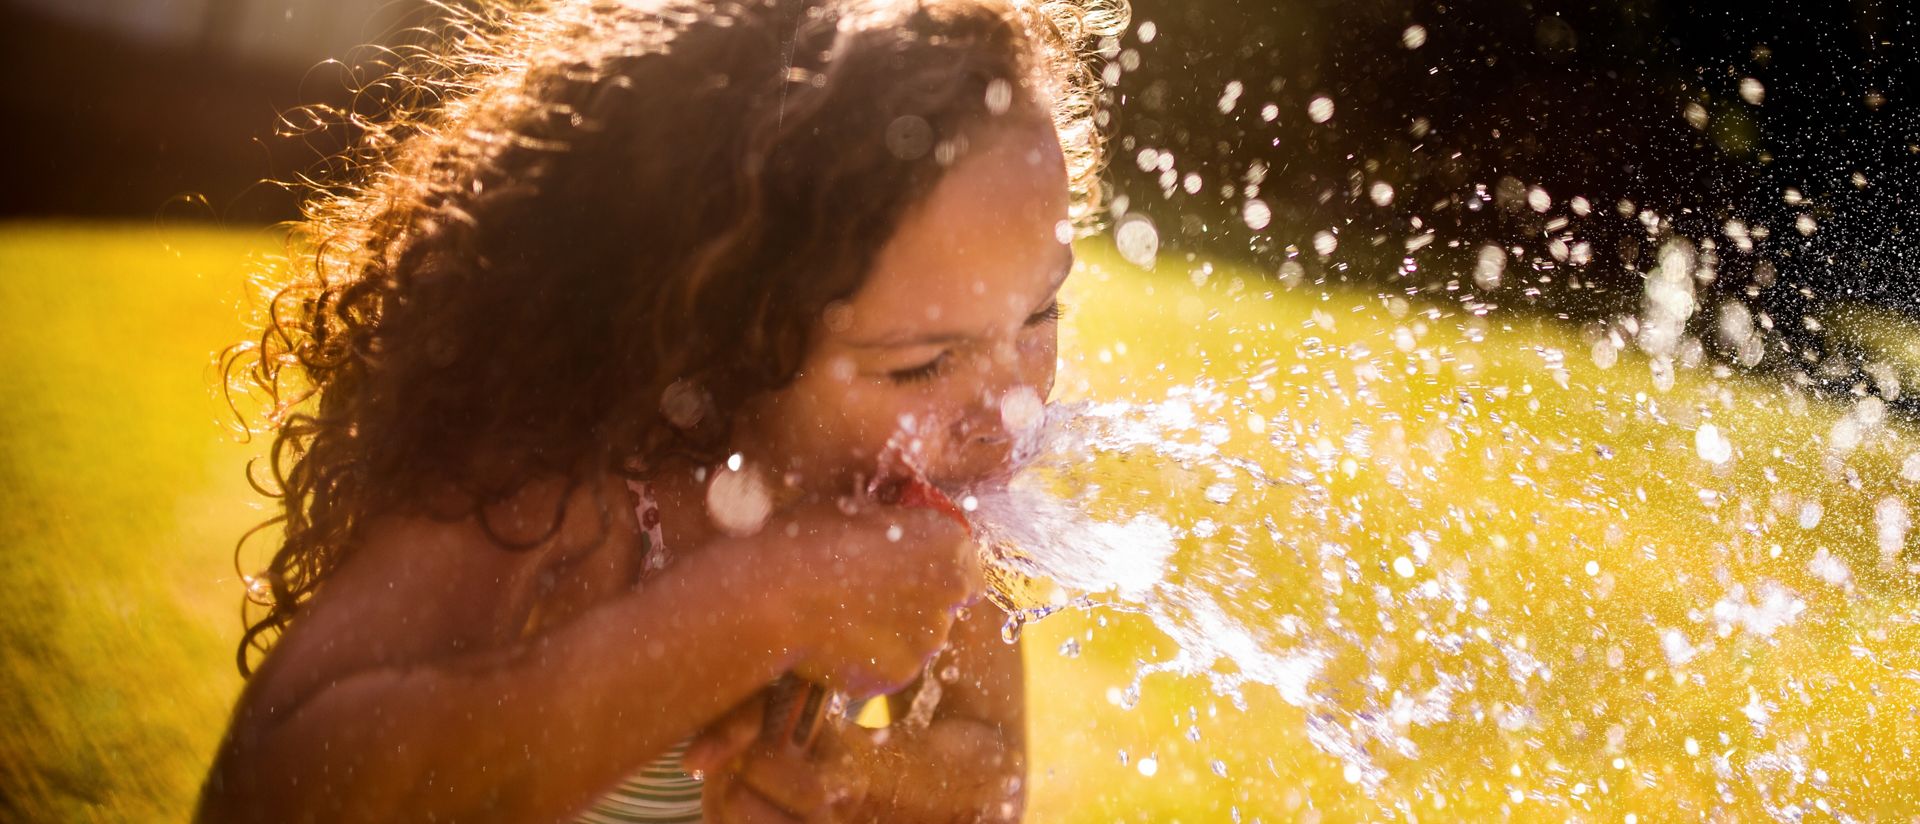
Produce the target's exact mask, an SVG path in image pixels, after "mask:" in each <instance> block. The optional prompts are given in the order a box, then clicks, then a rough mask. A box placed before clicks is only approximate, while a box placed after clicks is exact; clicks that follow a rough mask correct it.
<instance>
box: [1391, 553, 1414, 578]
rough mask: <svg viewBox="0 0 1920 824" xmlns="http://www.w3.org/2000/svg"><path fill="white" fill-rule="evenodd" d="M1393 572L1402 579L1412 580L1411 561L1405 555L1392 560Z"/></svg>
mask: <svg viewBox="0 0 1920 824" xmlns="http://www.w3.org/2000/svg"><path fill="white" fill-rule="evenodd" d="M1393 571H1394V573H1396V574H1398V575H1399V576H1400V577H1402V578H1412V577H1413V573H1414V569H1413V559H1412V558H1408V557H1407V556H1405V555H1402V556H1400V557H1398V558H1395V559H1393Z"/></svg>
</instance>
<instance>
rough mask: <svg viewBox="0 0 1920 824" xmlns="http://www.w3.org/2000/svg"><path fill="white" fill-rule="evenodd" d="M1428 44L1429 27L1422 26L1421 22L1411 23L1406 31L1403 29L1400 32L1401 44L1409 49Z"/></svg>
mask: <svg viewBox="0 0 1920 824" xmlns="http://www.w3.org/2000/svg"><path fill="white" fill-rule="evenodd" d="M1426 44H1427V27H1426V26H1422V25H1419V24H1415V25H1411V26H1408V27H1407V30H1406V31H1403V32H1401V33H1400V45H1402V46H1406V47H1407V48H1409V49H1417V48H1420V47H1421V46H1424V45H1426Z"/></svg>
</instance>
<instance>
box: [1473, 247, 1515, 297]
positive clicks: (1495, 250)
mask: <svg viewBox="0 0 1920 824" xmlns="http://www.w3.org/2000/svg"><path fill="white" fill-rule="evenodd" d="M1506 271H1507V250H1505V249H1502V248H1500V247H1498V246H1495V245H1493V244H1487V245H1485V246H1482V247H1480V254H1479V256H1478V257H1477V258H1475V260H1474V264H1473V285H1475V286H1478V287H1480V288H1481V289H1484V290H1487V291H1492V290H1494V289H1498V288H1500V278H1501V274H1502V273H1504V272H1506Z"/></svg>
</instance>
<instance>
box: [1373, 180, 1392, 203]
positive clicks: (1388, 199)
mask: <svg viewBox="0 0 1920 824" xmlns="http://www.w3.org/2000/svg"><path fill="white" fill-rule="evenodd" d="M1367 198H1368V199H1370V200H1372V201H1373V205H1375V206H1386V205H1389V204H1391V203H1393V185H1392V184H1390V183H1387V182H1386V181H1384V180H1377V181H1374V184H1373V186H1372V187H1371V188H1369V189H1368V190H1367Z"/></svg>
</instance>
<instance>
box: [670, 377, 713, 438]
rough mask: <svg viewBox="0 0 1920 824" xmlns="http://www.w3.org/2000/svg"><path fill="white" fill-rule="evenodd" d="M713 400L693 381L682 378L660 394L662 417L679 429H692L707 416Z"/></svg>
mask: <svg viewBox="0 0 1920 824" xmlns="http://www.w3.org/2000/svg"><path fill="white" fill-rule="evenodd" d="M712 403H713V401H712V399H711V398H709V397H708V396H707V392H706V390H704V389H702V388H700V385H699V384H697V383H694V382H693V381H690V380H687V379H685V378H681V379H680V380H677V381H674V382H673V383H671V384H668V385H667V389H666V391H665V392H662V393H660V416H661V417H663V418H666V419H667V423H669V424H671V425H673V426H674V427H676V428H679V429H692V428H693V427H695V426H697V425H698V424H699V423H700V420H701V419H702V418H705V417H706V415H707V409H708V407H710V406H712Z"/></svg>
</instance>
